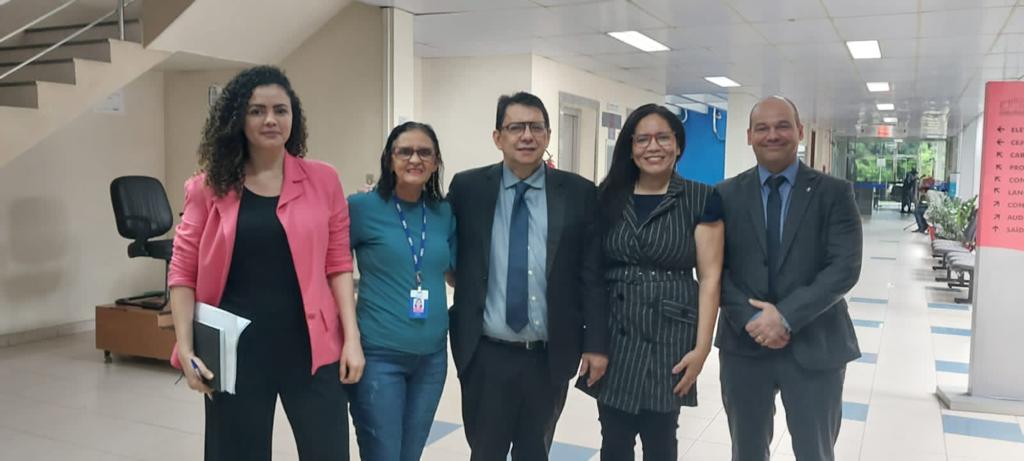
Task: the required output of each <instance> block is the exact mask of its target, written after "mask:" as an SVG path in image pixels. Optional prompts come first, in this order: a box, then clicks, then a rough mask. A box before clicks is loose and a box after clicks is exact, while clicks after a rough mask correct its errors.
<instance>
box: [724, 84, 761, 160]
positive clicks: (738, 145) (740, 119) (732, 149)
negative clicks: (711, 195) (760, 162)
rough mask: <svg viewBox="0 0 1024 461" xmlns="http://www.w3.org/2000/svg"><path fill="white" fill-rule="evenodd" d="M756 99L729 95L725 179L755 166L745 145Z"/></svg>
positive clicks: (752, 152) (745, 94)
mask: <svg viewBox="0 0 1024 461" xmlns="http://www.w3.org/2000/svg"><path fill="white" fill-rule="evenodd" d="M758 99H759V98H758V97H756V96H753V95H751V94H747V93H741V92H739V91H732V92H730V93H729V118H728V120H727V122H726V129H725V177H726V178H731V177H733V176H736V175H737V174H739V173H742V172H744V171H746V170H747V169H749V168H750V167H752V166H754V165H756V164H757V158H756V157H754V151H753V150H752V149H751V148H750V146H749V145H747V128H748V126H749V124H750V109H752V108H753V107H754V104H756V103H757V101H758Z"/></svg>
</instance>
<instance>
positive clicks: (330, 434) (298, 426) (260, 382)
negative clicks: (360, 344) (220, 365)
mask: <svg viewBox="0 0 1024 461" xmlns="http://www.w3.org/2000/svg"><path fill="white" fill-rule="evenodd" d="M273 327H274V325H273V324H270V325H268V322H261V323H259V324H257V323H256V322H253V324H252V326H250V328H251V329H253V331H246V334H243V335H242V337H241V339H240V341H239V345H238V372H237V375H236V376H237V381H236V386H235V391H236V393H235V394H233V395H232V394H227V393H223V392H217V393H215V394H214V397H213V401H212V402H211V401H210V400H209V399H206V461H270V453H271V439H272V437H273V432H274V411H275V410H276V408H277V398H278V396H280V397H281V404H282V405H283V406H284V411H285V414H286V415H287V416H288V422H289V423H291V426H292V433H293V434H294V436H295V445H296V446H297V447H298V451H299V459H300V460H303V461H306V460H312V461H321V460H327V461H347V460H348V459H349V453H348V411H347V409H346V405H347V404H348V399H347V397H346V394H345V389H344V388H343V387H342V385H341V381H340V380H339V379H338V363H337V362H335V363H332V364H330V365H324V366H322V367H320V369H318V370H317V371H316V374H315V375H310V360H311V359H310V351H309V339H308V336H305V337H304V336H302V335H303V334H305V332H304V331H302V330H298V332H297V333H295V332H292V331H290V330H294V328H292V329H285V330H288V331H285V332H284V333H280V334H277V333H278V332H274V331H266V330H273V329H274V328H273Z"/></svg>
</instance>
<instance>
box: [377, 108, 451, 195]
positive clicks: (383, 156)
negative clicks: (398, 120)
mask: <svg viewBox="0 0 1024 461" xmlns="http://www.w3.org/2000/svg"><path fill="white" fill-rule="evenodd" d="M412 130H419V131H422V132H423V133H425V134H426V135H427V137H429V138H430V141H431V142H433V143H434V156H435V157H434V158H435V160H434V161H435V162H437V171H434V174H432V175H430V179H428V180H427V184H426V190H425V191H424V192H425V193H424V198H425V199H426V200H427V205H428V206H430V207H431V208H434V207H436V206H437V204H438V203H439V202H441V201H442V200H444V193H443V192H441V181H442V180H444V161H443V160H442V159H441V145H440V144H439V143H438V142H437V134H436V133H434V129H433V128H432V127H431V126H430V125H427V124H426V123H419V122H405V123H403V124H401V125H398V126H396V127H395V128H394V129H392V130H391V134H389V135H388V140H387V142H386V143H384V150H383V151H381V153H380V179H378V180H377V187H376V189H377V195H380V198H382V199H384V201H385V202H386V201H388V200H391V195H392V194H394V192H395V186H396V185H397V184H398V178H396V177H395V172H394V160H393V159H392V151H393V150H394V146H395V141H396V140H398V136H399V135H401V134H402V133H405V132H406V131H412Z"/></svg>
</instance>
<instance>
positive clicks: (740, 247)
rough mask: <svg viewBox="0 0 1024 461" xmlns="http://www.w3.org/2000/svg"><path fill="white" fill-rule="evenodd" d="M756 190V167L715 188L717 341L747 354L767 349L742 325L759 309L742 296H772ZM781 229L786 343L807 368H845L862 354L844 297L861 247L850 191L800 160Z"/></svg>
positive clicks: (726, 348) (856, 270)
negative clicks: (721, 247)
mask: <svg viewBox="0 0 1024 461" xmlns="http://www.w3.org/2000/svg"><path fill="white" fill-rule="evenodd" d="M760 187H761V186H760V178H759V177H758V174H757V168H756V167H755V168H751V169H750V170H747V171H745V172H743V173H740V174H739V175H737V176H736V177H734V178H732V179H729V180H728V181H725V182H723V183H721V184H720V185H719V186H718V192H719V194H720V195H721V196H722V204H723V209H724V218H725V262H724V268H723V271H722V301H721V303H722V316H721V317H720V318H719V321H718V334H717V335H716V339H715V346H717V347H718V348H719V349H721V350H722V351H725V352H730V353H735V354H742V355H748V356H758V355H762V354H766V353H769V352H770V350H769V349H765V348H763V347H761V346H760V345H758V344H757V343H756V342H755V341H754V340H753V339H752V338H750V335H748V334H747V332H746V330H745V329H744V327H745V326H746V324H747V322H748V321H749V320H750V318H751V317H753V315H754V314H755V313H756V312H758V310H757V309H756V308H754V307H753V306H751V305H750V304H749V303H748V302H747V299H748V298H753V299H759V300H769V298H768V297H769V295H768V293H769V290H768V270H769V268H768V263H767V261H768V256H767V247H766V246H765V245H766V243H765V241H766V239H767V237H766V235H765V222H764V221H765V219H764V205H763V204H762V201H761V189H760ZM782 232H783V234H782V247H781V257H780V262H779V267H778V269H777V270H778V272H777V273H778V276H777V278H776V281H777V282H776V283H777V287H776V288H777V294H778V297H779V299H777V300H774V301H776V302H775V305H776V306H777V307H778V309H779V312H780V313H782V315H783V317H785V318H786V320H787V321H788V322H789V324H790V327H791V328H792V332H791V337H790V343H789V345H788V346H787V347H789V348H790V349H791V350H792V353H793V356H794V357H795V358H796V360H797V362H798V363H799V364H800V365H801V366H803V367H804V368H808V369H831V368H837V367H841V366H844V365H845V364H846V363H847V362H849V361H851V360H855V359H856V358H858V357H860V349H859V347H858V346H857V337H856V334H855V333H854V329H853V323H852V322H851V321H850V314H849V312H848V308H847V305H846V299H845V298H844V295H846V293H847V292H848V291H849V290H850V289H851V288H853V286H854V285H855V284H856V283H857V279H858V278H859V277H860V266H861V251H862V246H863V235H862V231H861V222H860V215H859V214H858V213H857V205H856V203H855V202H854V198H853V188H852V187H851V185H850V184H849V183H848V182H846V181H843V180H841V179H838V178H834V177H831V176H828V175H825V174H823V173H821V172H818V171H816V170H814V169H812V168H808V167H807V166H806V165H804V164H803V163H801V164H800V167H799V170H798V171H797V176H796V184H795V185H794V187H793V189H792V190H791V192H790V202H789V211H788V214H787V215H786V218H785V221H784V224H783V229H782ZM769 301H770V300H769Z"/></svg>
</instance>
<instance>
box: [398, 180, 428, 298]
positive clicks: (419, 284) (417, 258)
mask: <svg viewBox="0 0 1024 461" xmlns="http://www.w3.org/2000/svg"><path fill="white" fill-rule="evenodd" d="M392 199H393V200H394V202H395V209H396V210H398V219H400V220H402V230H404V231H405V240H406V241H407V242H409V251H410V252H411V253H412V265H413V269H415V271H416V289H417V290H419V289H422V288H423V273H422V271H421V269H422V268H423V253H424V251H425V250H426V248H427V202H426V201H425V200H422V199H421V200H420V205H421V207H422V211H423V228H422V229H421V230H420V251H419V252H417V251H416V244H415V243H413V241H412V233H410V232H409V223H408V222H406V220H405V212H404V211H402V205H401V204H399V203H398V199H397V198H394V197H392ZM417 253H418V254H417Z"/></svg>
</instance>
